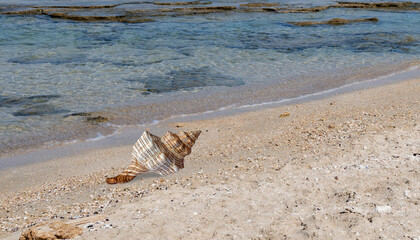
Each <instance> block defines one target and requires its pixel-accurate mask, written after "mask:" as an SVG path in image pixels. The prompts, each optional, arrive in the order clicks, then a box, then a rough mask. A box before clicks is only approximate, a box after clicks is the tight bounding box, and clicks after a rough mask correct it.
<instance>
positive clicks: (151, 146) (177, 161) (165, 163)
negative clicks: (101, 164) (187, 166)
mask: <svg viewBox="0 0 420 240" xmlns="http://www.w3.org/2000/svg"><path fill="white" fill-rule="evenodd" d="M200 133H201V131H191V132H180V133H178V134H175V133H172V132H167V133H166V134H165V135H163V136H162V138H159V137H158V136H155V135H153V134H151V133H149V132H147V131H145V132H144V133H143V134H142V135H141V137H140V138H139V139H138V140H137V142H136V144H134V146H133V153H132V160H131V164H130V166H129V167H128V168H127V169H126V170H124V171H123V172H122V173H121V174H120V175H118V176H115V177H111V178H107V179H106V183H108V184H116V183H125V182H129V181H131V180H133V179H134V178H135V177H136V176H137V175H139V174H141V173H145V172H155V173H158V174H160V175H162V176H165V175H168V174H171V173H174V172H177V171H178V170H179V169H182V168H184V158H185V156H187V155H188V154H190V153H191V148H192V146H193V145H194V143H195V141H196V140H197V138H198V136H199V135H200Z"/></svg>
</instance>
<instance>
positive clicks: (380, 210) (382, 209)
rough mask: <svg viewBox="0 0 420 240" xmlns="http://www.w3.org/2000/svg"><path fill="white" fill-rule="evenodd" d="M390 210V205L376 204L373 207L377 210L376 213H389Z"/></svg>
mask: <svg viewBox="0 0 420 240" xmlns="http://www.w3.org/2000/svg"><path fill="white" fill-rule="evenodd" d="M391 211H392V207H391V206H376V208H375V212H378V213H389V212H391Z"/></svg>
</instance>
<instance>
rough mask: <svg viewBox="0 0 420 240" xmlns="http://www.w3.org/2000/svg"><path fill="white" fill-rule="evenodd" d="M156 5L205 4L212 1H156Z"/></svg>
mask: <svg viewBox="0 0 420 240" xmlns="http://www.w3.org/2000/svg"><path fill="white" fill-rule="evenodd" d="M153 4H154V5H170V6H172V5H175V6H179V5H205V4H211V2H201V1H191V2H154V3H153Z"/></svg>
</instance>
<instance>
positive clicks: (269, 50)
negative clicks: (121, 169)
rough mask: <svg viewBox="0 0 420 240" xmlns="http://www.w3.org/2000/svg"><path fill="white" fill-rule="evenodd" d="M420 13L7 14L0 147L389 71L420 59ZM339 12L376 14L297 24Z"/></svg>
mask: <svg viewBox="0 0 420 240" xmlns="http://www.w3.org/2000/svg"><path fill="white" fill-rule="evenodd" d="M72 3H73V4H75V5H80V4H83V3H82V2H72ZM92 3H93V2H92ZM94 3H95V4H109V2H107V3H104V2H100V1H98V2H94ZM239 3H240V2H238V1H234V2H233V1H232V2H230V1H223V2H213V3H212V5H229V4H231V5H232V4H234V5H238V4H239ZM289 3H294V4H296V2H295V1H289ZM325 3H326V2H322V1H321V2H315V3H313V2H311V1H301V2H299V3H297V5H298V6H311V5H322V4H325ZM13 4H33V3H31V2H30V1H21V2H13ZM37 4H39V5H48V4H49V5H55V4H57V2H52V1H44V2H38V3H37ZM1 5H3V6H8V5H9V2H8V1H4V0H2V1H0V6H1ZM136 7H137V8H141V7H147V6H136ZM124 8H130V6H129V5H127V6H124V7H123V6H121V7H120V8H119V9H120V10H121V9H124ZM419 16H420V15H419V12H418V11H378V10H365V9H342V8H337V9H334V8H333V9H328V10H325V11H322V12H317V13H304V14H301V13H287V14H279V13H270V12H222V13H210V14H195V15H180V16H171V15H162V16H158V17H155V19H154V20H155V21H154V22H146V23H136V24H130V23H119V22H74V21H69V20H61V19H52V18H50V17H48V16H43V15H34V16H16V15H0V145H1V147H0V152H3V153H4V152H7V151H10V149H15V148H21V147H25V146H31V145H34V144H39V143H54V142H57V141H58V142H60V141H69V140H73V139H78V138H82V139H83V138H89V137H92V136H95V135H96V134H97V132H98V131H99V132H102V133H103V134H109V133H111V132H113V130H114V129H115V126H114V125H124V124H143V123H147V122H151V121H153V120H155V119H162V118H166V117H170V116H172V115H177V114H185V113H191V112H199V111H207V110H214V109H217V108H220V107H224V106H227V105H232V104H234V105H235V104H236V105H242V104H252V103H259V102H262V101H273V100H279V99H283V98H290V97H296V96H299V95H304V94H308V93H313V92H317V91H321V90H325V89H328V88H334V87H338V86H340V85H343V84H347V83H350V82H352V81H359V80H361V79H362V80H363V79H366V78H368V77H361V78H360V77H354V76H359V75H360V74H362V73H364V72H363V71H366V69H367V68H369V67H372V69H370V71H373V69H376V70H378V71H382V72H383V73H388V72H387V71H386V68H388V66H396V65H398V64H401V63H406V62H409V61H417V60H419V59H420V58H419V56H420V27H418V26H420V17H419ZM336 17H340V18H345V19H354V18H370V17H377V18H378V19H379V21H378V22H376V23H371V22H366V23H365V22H363V23H353V24H349V25H342V26H330V25H319V26H312V27H298V26H294V25H292V24H290V23H289V22H292V21H325V20H329V19H331V18H336ZM377 66H381V67H380V68H384V69H378V67H377ZM390 69H391V67H390ZM362 70H363V71H362ZM397 70H398V69H397ZM332 76H334V78H333V79H331V77H332ZM267 89H278V91H273V90H271V91H269V90H267ZM259 93H264V94H262V95H263V96H261V94H259ZM92 112H93V115H92V116H94V117H95V116H98V115H100V116H105V117H107V119H108V120H109V121H106V122H102V123H99V124H98V123H95V122H88V121H86V114H79V113H92Z"/></svg>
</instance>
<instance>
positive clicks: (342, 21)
mask: <svg viewBox="0 0 420 240" xmlns="http://www.w3.org/2000/svg"><path fill="white" fill-rule="evenodd" d="M377 21H379V20H378V18H358V19H342V18H333V19H330V20H328V21H323V22H312V21H306V22H289V23H291V24H293V25H296V26H300V27H306V26H314V25H325V24H328V25H344V24H349V23H356V22H377Z"/></svg>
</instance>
